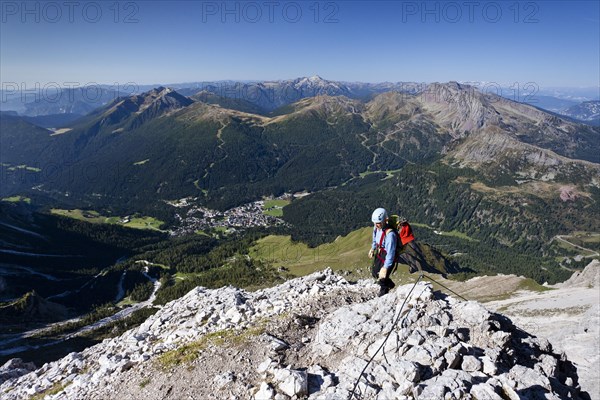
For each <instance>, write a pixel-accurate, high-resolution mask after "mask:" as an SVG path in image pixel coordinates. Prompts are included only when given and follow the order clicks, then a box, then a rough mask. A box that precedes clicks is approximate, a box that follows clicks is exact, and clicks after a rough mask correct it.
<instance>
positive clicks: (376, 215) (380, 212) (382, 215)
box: [371, 208, 388, 224]
mask: <svg viewBox="0 0 600 400" xmlns="http://www.w3.org/2000/svg"><path fill="white" fill-rule="evenodd" d="M387 217H388V216H387V211H385V208H378V209H376V210H375V211H373V215H371V221H373V223H374V224H377V223H379V222H385V220H386V219H387Z"/></svg>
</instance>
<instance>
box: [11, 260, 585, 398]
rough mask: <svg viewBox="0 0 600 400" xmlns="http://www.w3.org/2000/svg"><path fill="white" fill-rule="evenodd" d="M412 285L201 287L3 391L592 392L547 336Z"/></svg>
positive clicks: (324, 281) (330, 282) (314, 279)
mask: <svg viewBox="0 0 600 400" xmlns="http://www.w3.org/2000/svg"><path fill="white" fill-rule="evenodd" d="M412 288H413V285H412V284H411V285H405V286H402V287H398V288H397V289H396V290H394V291H392V292H391V293H390V294H388V295H386V296H384V297H381V298H375V299H372V300H368V298H370V297H371V296H372V295H373V293H374V292H375V290H376V285H374V284H372V283H370V282H365V281H361V282H358V283H357V284H354V285H350V284H348V283H347V282H346V281H345V280H344V279H343V278H341V277H338V276H336V275H333V274H332V273H331V271H329V270H327V271H324V272H318V273H315V274H312V275H310V276H308V277H305V278H301V279H296V280H292V281H288V282H286V283H284V284H282V285H281V286H279V287H275V288H270V289H263V290H260V291H258V292H254V293H252V292H246V291H242V290H239V289H235V288H231V287H228V288H222V289H217V290H207V289H204V288H196V289H194V290H192V291H191V292H190V293H188V294H187V295H186V296H184V297H182V298H181V299H179V300H176V301H174V302H171V303H168V304H167V305H165V307H163V308H162V309H161V310H160V311H159V312H158V313H157V314H155V315H154V316H151V317H149V318H148V320H147V321H146V322H145V323H144V324H142V325H141V326H139V327H138V328H135V329H133V330H130V331H128V332H126V333H124V334H123V335H122V336H120V337H118V338H114V339H111V340H107V341H104V342H103V343H101V344H98V345H96V346H94V347H91V348H89V349H87V350H84V351H83V352H81V353H72V354H70V355H68V356H67V357H66V358H64V359H62V360H59V361H57V362H53V363H49V364H47V365H46V366H45V367H44V369H42V370H38V371H37V372H34V373H31V374H27V375H23V376H22V377H20V378H12V379H9V380H8V381H6V382H4V383H3V384H2V386H0V390H2V391H3V392H4V393H6V398H7V400H16V399H21V398H25V397H26V396H29V395H31V394H34V393H49V391H50V390H52V393H61V395H62V396H65V397H69V398H91V397H92V396H95V397H100V398H102V397H119V398H132V399H137V398H139V399H141V398H145V399H150V400H154V399H159V398H165V397H166V396H169V395H170V396H175V397H178V398H183V397H187V396H188V395H189V394H191V393H193V394H194V396H199V397H202V398H223V397H239V398H256V399H263V398H273V397H274V396H275V395H276V393H280V394H285V395H287V396H296V397H307V398H309V399H324V398H348V397H349V395H350V393H351V392H352V389H353V386H354V385H355V383H357V386H358V390H359V392H360V393H361V394H362V395H363V396H364V395H369V396H372V397H376V396H378V397H380V398H402V396H406V397H407V398H417V397H418V398H441V397H443V396H444V395H445V394H447V397H451V398H456V399H459V398H461V399H469V398H473V397H474V398H490V399H501V398H503V397H502V396H505V397H512V398H518V397H519V396H523V397H525V396H526V397H528V398H533V397H536V398H537V397H547V396H553V397H561V398H562V397H564V398H566V397H569V398H574V399H585V398H587V394H586V393H585V392H581V389H580V387H579V382H578V376H577V371H576V369H575V368H574V367H573V365H572V364H570V363H569V361H568V360H565V359H564V358H562V357H561V356H560V355H558V354H555V353H554V352H553V350H552V346H551V345H550V344H549V343H548V342H547V341H546V340H545V339H542V338H536V337H534V336H531V335H530V334H528V333H527V332H525V331H523V330H521V329H519V328H518V327H516V326H514V325H513V324H512V322H511V321H510V320H509V319H508V318H506V317H504V316H502V315H500V314H493V313H490V312H489V311H487V310H486V309H485V308H484V307H482V306H481V305H480V304H478V303H476V302H459V301H457V300H456V299H454V298H451V297H446V296H438V295H437V294H436V293H434V292H433V290H432V288H431V285H430V284H427V283H422V282H421V283H419V284H417V285H415V287H414V291H413V290H412ZM405 300H406V305H405V307H403V308H402V314H399V311H400V310H399V309H398V307H399V305H400V304H402V303H403V302H404V301H405ZM390 310H393V311H390ZM397 314H398V315H397ZM396 318H398V319H399V323H393V321H394V320H395V319H396ZM387 332H389V339H388V340H387V342H386V341H384V338H385V334H386V333H387ZM380 347H382V348H383V351H382V352H380V351H379V350H378V349H379V348H380ZM370 359H372V362H371V363H370V364H369V365H368V368H366V371H365V374H364V375H361V370H362V369H363V367H367V360H370ZM206 365H210V366H211V368H205V366H206ZM286 366H287V368H286ZM165 369H166V370H168V371H171V372H172V373H171V374H165V373H164V371H165ZM185 369H187V371H188V372H187V373H186V372H185ZM50 376H52V377H53V380H52V381H51V380H49V379H44V378H47V377H50ZM53 382H54V383H53ZM183 382H185V384H184V383H183ZM92 393H93V394H92ZM280 397H281V396H280Z"/></svg>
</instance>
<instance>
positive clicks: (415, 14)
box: [0, 0, 600, 87]
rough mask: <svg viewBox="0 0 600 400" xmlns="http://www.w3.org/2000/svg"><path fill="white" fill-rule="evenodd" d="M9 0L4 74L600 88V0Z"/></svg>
mask: <svg viewBox="0 0 600 400" xmlns="http://www.w3.org/2000/svg"><path fill="white" fill-rule="evenodd" d="M67 4H68V3H65V2H63V1H56V2H29V3H23V2H21V1H4V0H3V1H2V3H1V6H2V8H1V12H2V13H1V16H0V18H1V27H0V80H1V81H2V83H3V84H5V83H6V82H16V83H23V82H24V83H26V84H27V85H33V84H34V83H36V82H37V83H40V84H41V85H42V86H44V85H47V84H48V83H50V82H56V83H58V84H60V85H61V86H63V85H64V84H65V83H68V82H76V83H79V84H85V83H88V82H94V83H103V84H112V83H118V84H124V83H127V82H135V83H137V84H155V83H179V82H191V81H210V80H221V79H236V80H238V79H239V80H271V79H274V80H276V79H290V78H296V77H300V76H311V75H315V74H318V75H320V76H322V77H323V78H325V79H331V80H344V81H363V82H382V81H393V82H397V81H417V82H433V81H438V82H446V81H450V80H457V81H471V82H496V83H499V84H502V85H510V84H517V85H520V86H524V85H526V84H527V83H529V82H534V83H535V84H537V85H538V86H540V87H549V86H565V87H583V86H587V87H590V86H599V85H600V82H599V81H600V39H599V38H600V22H599V18H600V9H599V2H598V1H510V0H509V1H466V0H465V1H463V0H460V1H432V2H422V1H387V2H362V1H323V2H316V1H284V0H278V1H250V2H248V1H237V2H222V1H182V2H160V1H131V2H119V3H116V2H113V1H108V2H101V1H96V2H87V1H79V2H78V4H77V5H71V6H70V5H67Z"/></svg>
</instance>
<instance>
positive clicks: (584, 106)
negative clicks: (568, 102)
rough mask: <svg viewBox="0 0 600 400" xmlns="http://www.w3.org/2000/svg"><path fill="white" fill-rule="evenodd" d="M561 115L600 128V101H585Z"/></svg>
mask: <svg viewBox="0 0 600 400" xmlns="http://www.w3.org/2000/svg"><path fill="white" fill-rule="evenodd" d="M561 114H563V115H566V116H568V117H571V118H574V119H576V120H579V121H584V122H589V123H591V124H593V125H595V126H600V101H584V102H583V103H580V104H576V105H573V106H571V107H569V108H567V109H566V110H564V111H563V112H561Z"/></svg>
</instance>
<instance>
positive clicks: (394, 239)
mask: <svg viewBox="0 0 600 400" xmlns="http://www.w3.org/2000/svg"><path fill="white" fill-rule="evenodd" d="M383 233H384V230H381V229H377V228H375V229H373V243H372V245H371V248H372V249H373V250H376V249H377V246H379V242H380V241H381V235H382V234H383ZM397 244H398V235H397V234H396V232H394V231H393V230H391V231H389V232H388V233H387V234H386V235H385V238H384V239H383V243H382V244H381V247H382V248H383V249H385V262H384V263H383V268H390V267H391V266H392V265H393V264H394V256H395V254H396V245H397Z"/></svg>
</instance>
